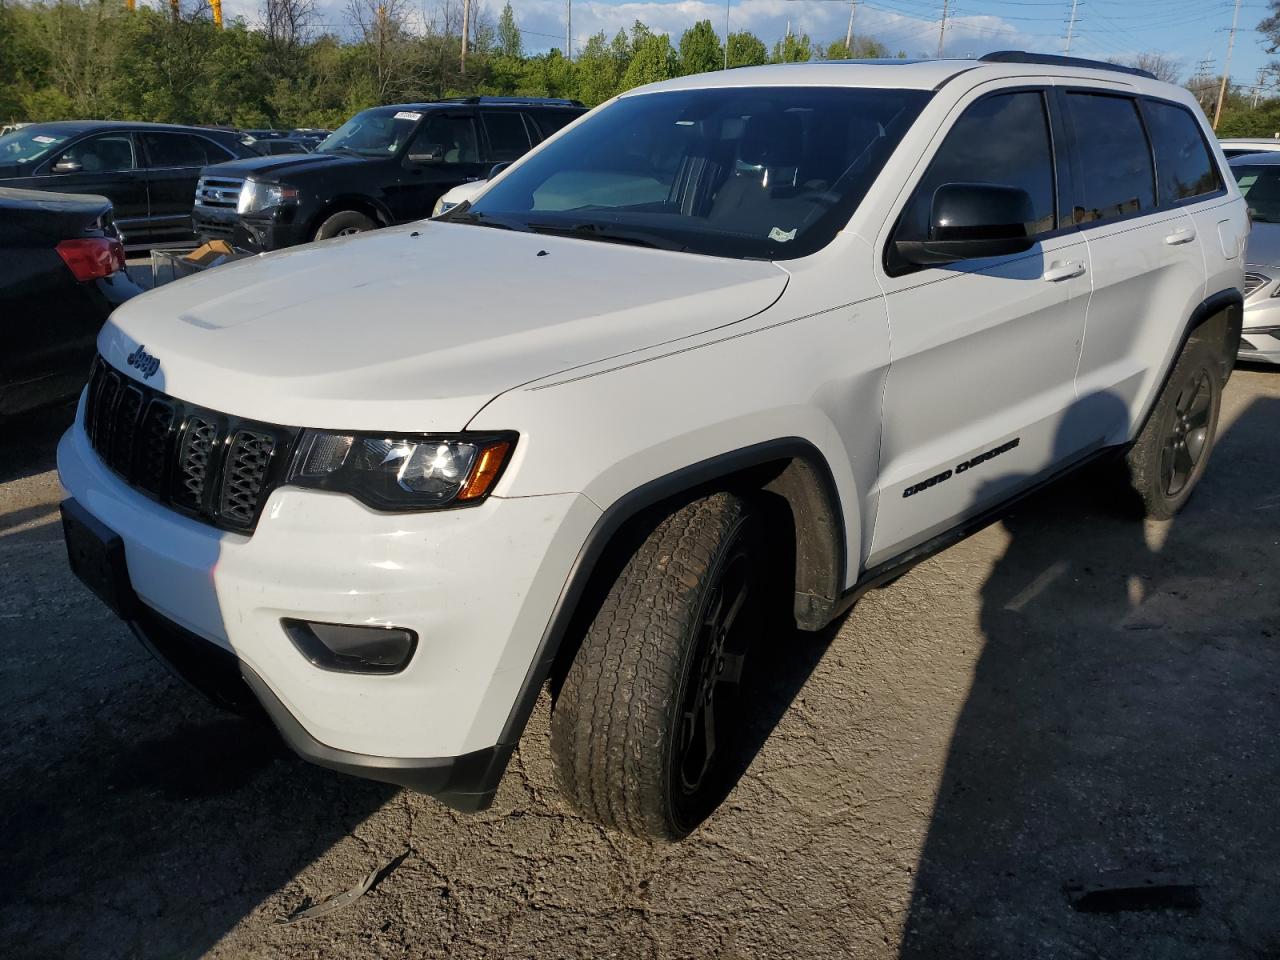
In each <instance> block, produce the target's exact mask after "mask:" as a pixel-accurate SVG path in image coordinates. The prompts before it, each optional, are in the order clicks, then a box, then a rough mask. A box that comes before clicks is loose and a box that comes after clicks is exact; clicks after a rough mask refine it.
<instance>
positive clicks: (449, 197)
mask: <svg viewBox="0 0 1280 960" xmlns="http://www.w3.org/2000/svg"><path fill="white" fill-rule="evenodd" d="M488 185H489V181H488V180H472V181H470V182H468V183H460V184H458V185H457V186H456V187H454V188H453V189H452V190H447V191H445V192H444V193H442V194H441V195H440V199H439V200H437V201H436V205H435V207H434V209H432V211H431V216H433V217H438V216H440V214H442V213H448V212H449V211H450V210H452V209H453V208H454V207H456V206H458V204H460V203H464V202H465V203H470V202H471V201H472V200H474V199H475V198H476V197H478V196H480V194H482V193H484V188H485V187H487V186H488Z"/></svg>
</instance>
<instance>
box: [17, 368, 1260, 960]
mask: <svg viewBox="0 0 1280 960" xmlns="http://www.w3.org/2000/svg"><path fill="white" fill-rule="evenodd" d="M65 417H66V412H65V411H63V412H60V413H55V414H52V415H49V416H45V417H41V418H36V419H33V420H31V421H29V422H27V423H25V424H21V425H18V426H17V427H15V426H14V425H13V424H10V425H8V426H5V427H0V431H3V433H0V644H3V647H2V649H3V652H4V656H3V659H2V660H0V718H2V724H3V726H2V729H3V733H4V736H3V738H2V739H0V762H2V763H3V770H4V777H3V780H2V781H0V889H3V896H2V897H0V943H2V944H4V947H3V950H2V952H3V954H4V955H5V956H7V957H49V958H81V957H83V958H95V960H99V958H115V957H147V958H150V957H166V958H168V957H197V956H204V955H209V956H214V957H264V958H302V957H307V958H319V957H323V958H330V957H332V958H358V957H445V956H448V957H450V958H457V960H465V958H473V957H476V958H478V957H539V958H543V957H586V958H596V957H606V956H616V957H663V958H666V957H670V958H677V957H690V958H693V957H705V958H713V957H714V958H723V960H729V958H762V957H769V958H772V957H804V958H814V957H844V956H856V957H859V958H879V957H894V956H902V957H913V958H935V957H936V958H951V957H982V958H995V957H1000V958H1011V960H1027V958H1034V957H1123V958H1157V957H1159V958H1166V957H1194V958H1197V960H1210V958H1224V960H1225V958H1232V960H1239V958H1246V957H1276V956H1280V912H1278V911H1277V909H1276V904H1277V903H1278V902H1280V817H1277V814H1276V799H1275V798H1276V791H1277V784H1280V737H1278V736H1277V734H1280V699H1278V697H1277V682H1276V680H1277V677H1280V616H1278V613H1280V589H1278V586H1280V443H1277V438H1278V437H1280V372H1272V371H1267V370H1262V369H1253V370H1243V371H1238V372H1237V374H1236V376H1235V378H1234V379H1233V380H1232V382H1231V384H1230V386H1229V388H1228V394H1227V399H1226V403H1225V405H1224V413H1223V427H1222V436H1221V439H1220V443H1219V447H1218V449H1217V451H1216V453H1215V456H1214V462H1213V463H1212V465H1211V466H1210V469H1209V473H1208V476H1207V478H1206V480H1205V482H1204V484H1203V485H1202V486H1201V488H1200V490H1199V491H1198V493H1197V495H1196V497H1195V498H1194V499H1193V500H1192V502H1191V504H1190V506H1189V507H1188V509H1187V510H1186V511H1185V512H1184V514H1183V515H1182V516H1181V517H1179V518H1178V519H1177V520H1176V521H1174V522H1172V523H1167V524H1158V523H1149V524H1147V525H1146V526H1145V527H1144V526H1143V525H1142V524H1140V523H1134V522H1131V521H1128V520H1125V519H1122V518H1120V517H1119V516H1118V515H1116V514H1115V512H1114V511H1113V510H1111V509H1110V508H1109V507H1108V506H1107V505H1106V502H1105V501H1104V500H1102V499H1101V498H1100V497H1099V496H1098V495H1097V493H1096V489H1097V485H1098V484H1097V482H1096V478H1094V477H1093V476H1088V477H1084V478H1083V479H1077V480H1075V481H1070V480H1069V481H1067V482H1065V483H1062V484H1059V485H1057V486H1056V487H1054V488H1052V489H1050V490H1049V491H1047V492H1046V493H1044V494H1043V495H1041V496H1039V497H1037V498H1036V499H1035V500H1033V501H1030V502H1028V503H1026V504H1024V505H1023V506H1022V507H1020V508H1019V509H1018V510H1017V512H1016V513H1015V514H1014V515H1013V516H1012V517H1010V518H1009V519H1008V520H1007V521H1006V522H1004V523H1002V524H999V525H996V526H993V527H990V528H988V529H987V530H985V531H984V532H982V533H980V534H979V535H977V536H975V537H973V538H971V539H970V540H968V541H966V542H965V543H963V544H961V545H959V546H957V547H955V548H953V549H951V550H949V551H947V552H945V553H943V554H941V555H939V556H938V557H936V558H934V559H932V560H930V561H928V562H927V563H925V564H923V565H921V566H920V567H918V568H916V569H915V570H914V571H913V572H911V573H910V574H909V575H908V576H906V577H904V578H903V579H901V580H899V581H898V582H896V583H895V584H893V585H892V586H890V587H887V588H885V589H883V590H879V591H876V592H874V593H872V594H870V595H868V596H867V597H866V598H865V599H864V600H863V601H862V602H861V603H860V604H859V606H858V607H857V608H856V609H855V610H854V611H853V613H852V614H851V615H850V616H849V617H847V618H846V619H845V620H844V621H842V622H841V623H840V624H838V625H837V627H836V628H833V629H832V630H830V631H829V632H828V633H827V634H825V635H823V636H820V637H816V638H815V637H805V636H800V635H783V636H777V637H774V638H772V646H771V650H770V652H769V655H768V658H767V659H766V660H764V661H761V662H758V663H757V669H758V672H757V674H756V675H755V677H754V679H753V680H752V681H751V683H752V689H753V696H754V697H755V698H756V699H757V700H758V703H759V709H760V720H759V722H758V724H757V725H756V726H755V727H753V729H752V730H751V737H752V743H751V745H750V746H751V749H750V750H749V751H748V752H747V754H745V755H744V758H743V759H744V765H745V763H747V762H749V766H746V769H745V771H744V773H743V776H742V778H741V780H740V782H739V784H738V786H737V788H736V790H735V791H734V792H733V794H732V795H731V796H730V798H729V800H728V801H727V802H726V804H725V805H724V806H723V807H722V808H721V809H720V810H719V811H718V812H717V813H716V814H715V815H714V816H713V817H712V819H711V820H710V821H709V822H708V823H707V824H706V825H705V826H704V827H703V828H702V829H701V830H700V831H699V832H698V833H696V834H695V835H694V836H693V837H692V838H691V839H689V840H688V841H687V842H685V843H683V844H680V845H678V846H664V847H656V846H650V845H648V844H645V843H640V842H636V841H633V840H629V839H626V838H623V837H618V836H614V835H610V834H607V833H604V832H602V831H600V830H598V829H596V828H594V827H592V826H589V825H587V824H585V823H583V822H581V821H579V820H578V819H576V818H575V817H574V816H573V815H572V814H571V813H569V812H568V811H567V810H566V809H565V808H564V807H563V806H562V805H561V803H560V801H559V799H558V798H557V796H556V792H555V789H554V787H553V785H552V772H551V766H550V759H549V756H548V751H547V745H546V740H545V734H546V728H547V718H548V708H547V704H546V703H545V702H544V703H543V704H541V705H540V708H539V710H538V712H537V714H536V716H535V718H534V722H533V724H532V726H531V728H530V730H529V731H528V733H527V735H526V737H525V742H524V745H523V747H522V749H521V751H520V753H519V755H518V756H517V758H516V760H515V761H514V762H513V764H512V767H511V769H510V771H509V773H508V775H507V779H506V780H505V782H504V784H503V787H502V790H501V792H500V793H499V796H498V801H497V804H496V805H495V806H494V807H493V808H492V809H491V810H489V811H487V812H485V813H483V814H480V815H473V816H463V815H455V814H453V813H451V812H449V811H447V810H445V809H444V808H442V807H440V806H438V805H437V804H435V803H434V802H433V801H431V800H428V799H426V798H423V797H420V796H415V795H410V794H406V793H403V792H397V791H395V790H394V789H392V788H389V787H384V786H380V785H377V784H372V783H367V782H362V781H359V780H354V779H348V778H345V777H342V776H340V775H337V774H332V773H328V772H326V771H323V770H319V769H316V768H313V767H310V766H308V765H306V764H304V763H302V762H301V761H300V760H297V759H295V758H294V757H293V756H292V755H291V754H289V753H288V752H287V751H286V750H285V749H283V748H282V747H281V746H280V745H279V744H278V742H277V741H276V739H275V737H274V735H273V734H272V733H271V732H270V731H269V730H263V729H261V728H258V727H254V726H251V725H249V724H247V723H245V722H243V721H239V720H235V719H230V718H228V717H227V716H225V715H222V714H219V713H218V712H216V711H215V710H214V709H213V708H211V707H209V706H207V705H205V704H204V703H203V702H202V701H200V700H199V699H198V698H197V697H196V696H195V695H194V694H192V693H191V692H189V691H188V690H187V689H186V688H184V687H183V686H181V685H179V684H178V683H177V682H176V681H174V680H172V679H170V677H169V675H168V674H167V673H166V672H165V671H164V670H163V669H162V668H161V667H160V666H159V665H158V664H157V663H155V662H153V661H152V660H151V659H150V658H149V657H148V655H147V654H146V653H145V652H144V651H143V650H142V648H141V647H140V646H139V645H138V643H137V642H136V641H135V640H134V639H133V638H132V637H131V636H129V635H128V634H127V633H126V631H125V630H124V629H123V628H122V627H121V626H120V625H119V624H118V623H117V622H115V621H114V620H113V619H112V618H111V616H110V615H109V614H108V613H107V611H106V610H105V609H104V608H103V607H102V606H101V605H100V604H99V603H98V601H97V600H95V599H94V598H93V597H92V596H91V595H90V594H89V593H88V591H87V590H85V589H83V588H82V587H81V586H80V585H79V584H78V583H77V582H76V581H74V580H73V579H72V577H71V575H70V574H69V573H68V571H67V567H66V563H65V560H64V556H63V546H62V541H61V536H60V531H59V526H58V523H57V515H56V504H57V501H58V498H59V491H58V486H57V481H56V477H55V475H54V473H53V472H52V468H53V449H54V444H55V441H56V437H57V434H58V432H59V431H60V429H61V426H62V422H63V420H64V419H65ZM402 854H407V855H405V856H404V857H403V859H402V860H401V861H400V862H399V864H398V866H396V867H395V869H394V870H392V871H391V872H390V873H388V874H387V875H386V876H385V878H384V879H383V880H382V882H381V883H380V885H378V886H377V887H376V888H375V889H374V890H372V891H371V892H370V893H368V894H366V895H365V896H364V897H362V898H360V899H359V900H357V901H356V902H355V903H354V904H353V905H351V906H349V907H348V908H346V909H344V910H341V911H339V912H336V913H332V914H330V915H328V916H325V917H322V918H319V919H311V920H302V921H299V922H295V923H292V924H281V923H278V922H277V921H278V919H279V918H280V917H281V916H283V915H286V914H288V913H289V912H290V911H293V910H294V909H296V908H297V907H299V906H300V905H303V904H306V903H309V902H315V901H319V900H321V899H323V898H325V897H326V896H329V895H331V894H335V893H338V892H340V891H343V890H345V889H347V888H349V887H351V886H352V885H354V884H355V883H357V882H358V881H359V879H360V878H361V877H362V876H364V875H365V874H367V873H368V872H369V871H371V870H374V869H377V868H379V867H381V866H383V865H384V864H387V863H388V862H391V861H393V860H394V859H395V858H397V857H400V856H401V855H402ZM1114 870H1127V871H1131V872H1132V879H1133V880H1134V882H1137V883H1139V884H1142V883H1143V882H1144V881H1145V880H1147V879H1150V880H1154V881H1157V882H1161V883H1163V882H1170V881H1172V882H1177V883H1179V884H1182V885H1183V886H1184V887H1185V886H1187V885H1192V886H1194V890H1192V891H1187V890H1185V889H1184V890H1182V891H1181V895H1182V896H1183V897H1186V896H1188V895H1192V894H1194V896H1195V897H1196V898H1198V900H1199V907H1198V909H1192V908H1184V909H1178V908H1172V907H1169V906H1168V903H1169V902H1170V899H1171V898H1169V897H1167V896H1166V895H1165V894H1164V893H1162V892H1161V891H1159V890H1157V891H1156V892H1155V893H1154V894H1153V895H1152V897H1150V898H1148V899H1150V900H1152V901H1153V902H1154V905H1157V906H1159V905H1161V904H1165V905H1166V906H1165V908H1164V909H1155V910H1147V911H1121V912H1110V913H1109V912H1100V913H1087V912H1080V911H1077V910H1074V909H1073V908H1072V906H1071V905H1070V903H1069V900H1068V896H1067V894H1066V893H1065V892H1064V890H1065V887H1066V886H1067V885H1068V884H1069V883H1071V882H1072V881H1075V882H1078V883H1084V884H1090V883H1094V882H1103V883H1114V882H1115V879H1114V877H1112V876H1110V875H1109V874H1108V871H1114ZM1172 899H1175V900H1176V899H1178V898H1172ZM1102 905H1103V906H1107V905H1116V904H1115V903H1114V902H1112V901H1107V900H1104V902H1103V904H1102Z"/></svg>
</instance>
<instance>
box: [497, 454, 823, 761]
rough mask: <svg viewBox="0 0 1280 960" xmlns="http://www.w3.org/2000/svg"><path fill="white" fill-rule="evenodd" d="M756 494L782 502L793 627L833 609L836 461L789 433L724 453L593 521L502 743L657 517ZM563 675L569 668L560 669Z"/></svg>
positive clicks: (512, 738)
mask: <svg viewBox="0 0 1280 960" xmlns="http://www.w3.org/2000/svg"><path fill="white" fill-rule="evenodd" d="M720 489H734V490H741V491H751V492H754V493H757V494H762V495H765V496H767V497H770V498H772V499H773V503H774V505H775V507H776V508H777V509H778V510H782V509H783V508H784V507H785V510H786V513H787V515H788V517H789V519H790V522H791V525H792V527H791V528H792V530H793V531H794V538H793V540H792V546H793V548H794V551H795V554H794V557H795V563H794V570H795V600H794V607H793V609H794V613H795V618H796V623H797V626H799V627H801V628H802V629H807V630H818V629H821V628H822V627H824V626H826V625H827V624H828V623H829V622H830V621H831V619H832V618H833V617H834V616H835V615H836V614H837V612H838V609H839V604H840V600H841V594H842V592H843V584H844V577H845V570H846V566H847V564H848V549H847V544H846V536H845V528H844V513H843V509H842V507H841V501H840V496H839V492H838V488H837V486H836V482H835V478H834V475H833V473H832V471H831V467H830V465H829V464H828V462H827V459H826V457H825V456H824V455H823V453H822V452H821V451H820V450H819V449H818V448H817V447H816V446H815V445H814V444H813V443H811V442H810V441H808V440H805V439H803V438H800V437H784V438H779V439H776V440H769V441H764V442H761V443H755V444H752V445H750V446H747V447H743V448H741V449H737V450H733V451H729V452H727V453H722V454H719V455H717V456H714V457H710V458H708V459H706V460H702V461H700V462H698V463H694V464H690V465H688V466H686V467H682V468H680V469H679V470H676V471H674V472H672V473H668V474H666V475H664V476H661V477H658V478H656V479H653V480H650V481H648V482H646V483H644V484H641V485H640V486H639V487H636V488H635V489H633V490H631V491H630V492H628V493H626V494H624V495H622V496H621V497H618V498H617V499H616V500H615V501H614V502H613V503H612V504H611V505H610V506H609V507H608V508H607V509H606V510H605V511H604V512H603V513H602V514H601V516H600V518H599V519H598V520H597V521H596V523H595V526H594V527H593V528H592V530H591V532H590V533H589V534H588V536H587V539H586V541H585V542H584V544H583V546H582V548H581V549H580V550H579V552H578V557H577V559H576V560H575V562H574V565H573V568H572V569H571V570H570V573H569V576H568V577H567V579H566V582H565V585H564V587H563V588H562V589H561V592H560V596H559V598H558V599H557V601H556V605H555V608H554V611H553V613H552V616H551V618H550V619H549V621H548V623H547V626H546V628H545V630H544V631H543V635H542V639H541V641H540V643H539V645H538V651H537V654H536V655H535V657H534V659H533V662H532V663H531V664H530V666H529V670H528V673H527V674H526V675H525V679H524V682H523V684H522V686H521V689H520V693H519V695H518V696H517V698H516V701H515V703H514V704H513V706H512V709H511V712H510V714H509V715H508V718H507V721H506V723H505V725H504V726H503V730H502V735H501V737H500V739H499V743H500V744H503V745H514V744H515V743H517V742H518V741H519V739H520V735H521V734H522V733H523V731H524V727H525V724H526V723H527V722H528V719H529V715H530V714H531V713H532V712H533V707H534V704H535V703H536V702H537V699H538V694H539V692H540V691H541V689H542V686H543V684H544V683H545V682H546V681H547V679H548V678H552V679H553V680H554V678H555V676H556V673H557V670H561V671H562V670H563V668H564V666H565V665H566V664H567V662H569V661H571V660H572V658H573V655H574V654H575V653H576V650H577V643H576V642H575V638H576V640H580V639H581V636H582V633H583V631H584V630H585V626H586V624H588V623H589V622H590V617H591V615H592V612H593V610H594V609H595V606H596V605H597V604H598V603H599V601H600V599H602V596H601V593H600V591H601V590H607V588H608V585H609V584H611V583H612V582H613V580H614V579H616V577H617V574H618V573H619V572H620V570H621V567H622V564H624V563H625V560H626V557H627V556H629V555H630V552H631V550H630V549H628V548H629V547H633V546H634V545H635V544H636V543H638V541H637V540H636V537H642V536H643V534H644V533H646V532H647V531H648V529H650V524H651V523H652V522H655V520H654V518H656V517H657V516H660V515H661V514H665V513H666V512H667V511H668V510H669V509H670V508H671V507H673V506H674V505H676V504H679V503H682V502H687V501H689V500H691V499H695V498H697V497H698V496H701V495H704V494H705V493H708V492H711V491H712V490H720ZM560 675H561V676H562V675H563V673H561V674H560Z"/></svg>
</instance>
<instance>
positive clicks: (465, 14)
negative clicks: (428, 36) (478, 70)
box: [460, 0, 471, 77]
mask: <svg viewBox="0 0 1280 960" xmlns="http://www.w3.org/2000/svg"><path fill="white" fill-rule="evenodd" d="M470 37H471V0H462V63H461V64H460V69H461V70H462V75H463V76H464V77H465V76H466V75H467V40H468V39H469V38H470Z"/></svg>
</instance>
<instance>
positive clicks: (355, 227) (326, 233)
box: [312, 210, 378, 240]
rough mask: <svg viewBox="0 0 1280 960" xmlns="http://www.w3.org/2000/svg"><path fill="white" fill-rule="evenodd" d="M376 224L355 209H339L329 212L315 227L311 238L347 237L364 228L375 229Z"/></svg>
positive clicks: (362, 230)
mask: <svg viewBox="0 0 1280 960" xmlns="http://www.w3.org/2000/svg"><path fill="white" fill-rule="evenodd" d="M377 228H378V225H377V224H376V223H374V222H373V221H372V220H370V219H369V218H368V217H366V216H365V215H364V214H363V213H360V212H359V211H356V210H339V211H338V212H337V213H334V214H330V215H329V216H328V217H326V218H325V220H324V222H323V223H321V224H320V226H319V227H317V228H316V235H315V236H314V237H313V238H312V239H313V240H328V239H329V238H330V237H349V236H351V235H352V234H355V233H364V232H365V231H366V230H376V229H377Z"/></svg>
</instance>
